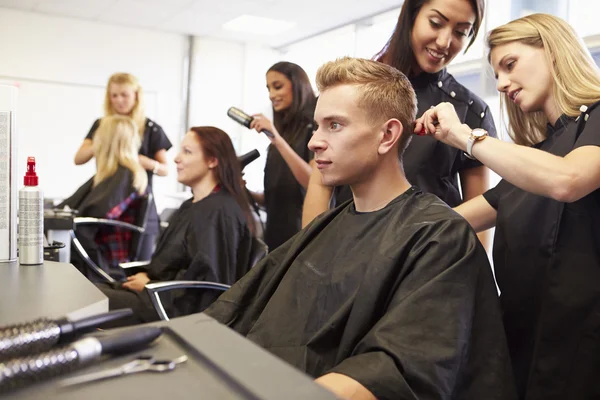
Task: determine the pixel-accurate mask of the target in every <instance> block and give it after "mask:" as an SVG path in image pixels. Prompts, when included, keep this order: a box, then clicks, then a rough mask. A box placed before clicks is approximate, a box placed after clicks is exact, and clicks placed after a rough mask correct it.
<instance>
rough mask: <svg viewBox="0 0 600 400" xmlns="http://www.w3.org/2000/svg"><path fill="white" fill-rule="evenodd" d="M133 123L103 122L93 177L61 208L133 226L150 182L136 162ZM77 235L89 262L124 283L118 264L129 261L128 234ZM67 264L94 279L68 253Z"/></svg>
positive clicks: (80, 231)
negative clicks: (68, 259) (69, 257)
mask: <svg viewBox="0 0 600 400" xmlns="http://www.w3.org/2000/svg"><path fill="white" fill-rule="evenodd" d="M136 132H137V126H136V124H135V122H134V121H133V120H132V119H131V118H129V117H127V116H122V115H113V116H109V117H104V118H102V120H101V122H100V125H99V127H98V131H97V133H96V135H95V137H94V141H93V149H94V154H95V155H96V175H94V177H92V178H91V179H90V180H89V181H87V182H86V183H85V184H83V185H82V186H81V187H80V188H79V189H78V190H77V191H76V192H75V193H74V194H73V195H72V196H71V197H69V198H68V199H66V200H65V201H64V202H63V203H62V204H61V205H60V207H64V206H66V205H68V206H69V207H71V208H72V209H77V210H78V211H79V214H78V215H79V216H81V217H96V218H107V219H118V220H120V221H125V222H129V223H136V222H137V221H135V219H136V216H137V214H138V212H137V209H138V206H139V204H140V200H141V197H142V196H143V195H144V194H145V193H146V189H147V187H148V177H147V175H146V172H145V171H144V168H143V167H142V166H141V165H140V163H139V161H138V149H139V147H140V138H139V135H137V134H136ZM76 235H77V238H78V239H79V241H80V242H81V244H82V246H83V248H84V249H85V250H86V252H87V253H88V255H89V256H90V258H91V259H92V260H93V261H94V262H95V263H96V264H97V265H98V266H99V267H100V268H102V269H103V270H105V271H106V272H107V273H108V274H110V275H111V276H113V277H114V278H115V279H121V278H124V274H123V272H122V271H121V269H120V268H118V265H119V263H121V262H126V261H130V260H129V259H128V257H129V245H130V242H131V232H130V231H126V230H123V229H119V228H115V227H98V226H94V225H84V226H78V227H77V229H76ZM71 262H72V263H73V265H75V266H76V267H77V268H78V269H79V270H80V271H81V272H82V273H84V274H85V275H86V276H88V278H90V279H91V280H97V279H98V277H97V276H96V275H94V274H93V273H92V272H91V271H89V270H87V269H86V268H85V266H84V263H83V260H81V258H80V257H79V255H78V254H77V253H76V252H75V251H72V254H71Z"/></svg>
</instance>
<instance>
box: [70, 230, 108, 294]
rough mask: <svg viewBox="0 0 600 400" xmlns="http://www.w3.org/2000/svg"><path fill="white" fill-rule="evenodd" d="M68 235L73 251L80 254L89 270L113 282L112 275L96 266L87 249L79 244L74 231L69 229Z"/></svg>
mask: <svg viewBox="0 0 600 400" xmlns="http://www.w3.org/2000/svg"><path fill="white" fill-rule="evenodd" d="M69 235H70V236H71V242H72V243H73V248H74V249H75V251H76V252H77V253H79V255H80V256H81V258H82V260H83V262H84V263H85V265H87V266H88V268H90V270H91V271H93V272H95V273H96V274H97V275H98V276H100V277H102V278H103V279H104V280H105V281H107V282H110V283H115V282H116V280H115V279H113V277H112V276H110V275H109V274H107V273H106V272H105V271H104V270H103V269H102V268H100V267H99V266H97V265H96V263H95V262H94V261H92V259H91V258H90V256H89V255H88V253H87V251H85V249H84V248H83V246H82V245H81V242H80V241H79V239H77V237H76V236H75V232H73V231H69Z"/></svg>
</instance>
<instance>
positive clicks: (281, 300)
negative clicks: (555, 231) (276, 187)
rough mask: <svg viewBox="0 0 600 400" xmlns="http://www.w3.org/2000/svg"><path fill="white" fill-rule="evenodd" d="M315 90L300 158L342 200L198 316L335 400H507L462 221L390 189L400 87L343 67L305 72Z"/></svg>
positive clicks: (389, 74)
mask: <svg viewBox="0 0 600 400" xmlns="http://www.w3.org/2000/svg"><path fill="white" fill-rule="evenodd" d="M317 86H318V88H319V91H320V98H319V100H318V103H317V108H316V111H315V121H316V127H317V128H316V130H315V132H314V136H313V138H312V140H311V141H310V143H309V148H310V149H311V151H313V152H314V153H315V160H316V163H317V165H318V167H319V169H320V171H321V174H322V176H323V183H324V184H326V185H343V184H348V185H350V187H351V189H352V192H353V196H354V199H353V201H350V202H347V203H345V204H343V205H341V206H339V207H337V208H336V209H334V210H331V211H329V212H326V213H325V214H323V215H321V216H320V217H318V218H317V219H315V220H314V221H313V222H312V223H311V224H310V225H308V226H307V227H306V228H305V229H303V230H302V231H301V232H299V233H298V234H296V235H295V236H294V237H293V238H291V239H290V240H289V241H288V242H287V243H285V244H284V245H282V246H281V247H279V248H278V249H276V250H275V251H274V252H273V253H271V254H270V255H269V256H268V257H266V258H265V259H264V260H263V261H262V262H260V263H259V264H258V265H257V266H255V267H254V268H253V269H252V270H250V272H249V273H248V274H246V275H245V276H244V277H243V278H242V279H241V280H240V281H239V282H238V283H236V284H235V285H233V287H232V288H231V289H230V290H228V291H227V292H225V293H224V294H223V295H222V296H221V297H220V298H219V299H218V300H217V301H216V302H215V303H214V304H213V305H212V306H211V307H210V308H208V309H207V310H206V313H207V314H208V315H210V316H212V317H213V318H215V319H217V320H218V321H220V322H221V323H223V324H227V325H228V326H229V327H231V328H232V329H234V330H235V331H237V332H239V333H240V334H242V335H244V336H246V337H247V338H248V339H250V340H252V341H253V342H255V343H257V344H258V345H260V346H262V347H264V348H265V349H267V350H268V351H270V352H271V353H273V354H275V355H277V356H278V357H280V358H282V359H283V360H286V361H287V362H289V363H290V364H292V365H293V366H295V367H297V368H298V369H300V370H302V371H304V372H306V373H308V374H309V375H311V376H313V377H314V378H316V379H317V382H319V383H320V384H322V385H323V386H325V387H327V388H328V389H329V390H331V391H332V392H334V393H336V394H338V395H339V396H341V397H342V398H351V399H373V398H377V399H463V400H464V399H473V400H481V399H486V400H491V399H512V398H515V395H514V386H513V378H512V372H511V370H510V365H509V356H508V352H507V348H506V343H505V337H504V331H503V328H502V322H501V316H500V309H499V305H498V298H497V292H496V286H495V284H494V280H493V277H492V273H491V269H490V266H489V263H488V259H487V256H486V253H485V251H484V249H483V247H482V246H481V244H480V243H479V241H478V240H477V236H476V235H475V233H474V232H473V230H472V229H471V228H470V226H469V225H468V224H467V222H466V221H464V220H463V219H462V218H461V217H460V216H458V214H456V213H454V212H453V211H452V210H451V209H450V208H449V207H448V206H447V205H445V204H444V203H443V202H442V201H441V200H439V199H438V198H436V197H435V196H433V195H431V194H425V193H422V192H421V191H419V189H417V188H415V187H411V185H410V183H409V182H408V181H407V180H406V177H405V176H404V172H403V170H402V164H401V156H402V153H403V151H404V149H405V148H406V146H407V144H408V142H409V140H410V135H411V132H412V126H413V121H414V119H415V113H416V98H415V94H414V91H413V89H412V87H411V85H410V83H409V81H408V80H407V78H406V77H405V76H404V75H403V74H402V73H400V72H399V71H397V70H395V69H393V68H391V67H389V66H387V65H384V64H381V63H377V62H374V61H368V60H360V59H351V58H344V59H340V60H337V61H335V62H330V63H327V64H325V65H324V66H322V67H321V68H320V69H319V72H318V73H317ZM399 156H400V157H399Z"/></svg>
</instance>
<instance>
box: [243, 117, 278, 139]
mask: <svg viewBox="0 0 600 400" xmlns="http://www.w3.org/2000/svg"><path fill="white" fill-rule="evenodd" d="M252 118H254V119H253V120H252V122H250V129H256V132H260V131H262V130H263V129H266V130H268V131H269V132H271V133H272V134H273V136H274V137H273V139H271V138H269V139H270V140H271V143H273V144H275V143H276V142H277V141H278V140H281V135H280V134H279V132H277V129H275V125H273V123H272V122H271V120H270V119H269V118H267V117H265V116H264V115H263V114H254V115H252ZM267 137H268V136H267Z"/></svg>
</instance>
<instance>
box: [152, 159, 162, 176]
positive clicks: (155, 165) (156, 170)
mask: <svg viewBox="0 0 600 400" xmlns="http://www.w3.org/2000/svg"><path fill="white" fill-rule="evenodd" d="M159 168H160V163H159V162H158V161H156V160H154V169H153V170H152V173H153V174H154V175H156V174H157V173H158V169H159Z"/></svg>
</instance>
